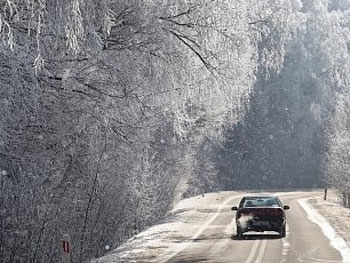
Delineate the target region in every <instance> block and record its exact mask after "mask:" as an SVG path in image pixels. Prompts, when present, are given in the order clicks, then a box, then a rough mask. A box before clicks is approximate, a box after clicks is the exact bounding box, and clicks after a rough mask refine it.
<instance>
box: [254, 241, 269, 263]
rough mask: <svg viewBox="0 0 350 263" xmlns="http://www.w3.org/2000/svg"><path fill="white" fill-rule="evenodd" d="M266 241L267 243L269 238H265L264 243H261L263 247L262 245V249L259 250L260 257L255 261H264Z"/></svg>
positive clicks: (256, 262) (258, 262)
mask: <svg viewBox="0 0 350 263" xmlns="http://www.w3.org/2000/svg"><path fill="white" fill-rule="evenodd" d="M266 243H267V240H266V239H264V240H263V241H262V245H261V247H260V251H259V254H258V257H257V258H256V260H255V263H260V262H262V259H263V257H264V253H265V249H266Z"/></svg>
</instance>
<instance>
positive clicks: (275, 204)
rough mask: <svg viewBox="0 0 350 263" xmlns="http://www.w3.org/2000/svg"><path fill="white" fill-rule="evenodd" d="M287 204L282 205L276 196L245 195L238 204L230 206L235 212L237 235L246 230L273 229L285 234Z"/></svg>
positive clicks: (283, 235)
mask: <svg viewBox="0 0 350 263" xmlns="http://www.w3.org/2000/svg"><path fill="white" fill-rule="evenodd" d="M287 209H289V206H287V205H285V206H283V205H282V202H281V200H280V199H279V198H278V197H276V196H245V197H243V198H242V200H241V201H240V203H239V206H238V207H236V206H234V207H232V210H235V211H237V213H236V226H237V236H238V237H242V234H243V233H245V232H248V231H256V232H264V231H275V232H278V233H279V236H280V237H285V236H286V214H285V211H284V210H287Z"/></svg>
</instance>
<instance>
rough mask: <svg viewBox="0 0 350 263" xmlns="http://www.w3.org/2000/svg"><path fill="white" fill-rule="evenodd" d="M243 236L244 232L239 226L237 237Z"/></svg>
mask: <svg viewBox="0 0 350 263" xmlns="http://www.w3.org/2000/svg"><path fill="white" fill-rule="evenodd" d="M242 234H243V230H242V228H240V227H239V226H237V237H239V238H241V237H242Z"/></svg>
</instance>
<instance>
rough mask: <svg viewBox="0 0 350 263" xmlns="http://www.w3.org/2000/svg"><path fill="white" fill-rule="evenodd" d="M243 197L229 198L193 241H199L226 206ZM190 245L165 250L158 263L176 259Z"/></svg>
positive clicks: (195, 235) (193, 237)
mask: <svg viewBox="0 0 350 263" xmlns="http://www.w3.org/2000/svg"><path fill="white" fill-rule="evenodd" d="M241 196H242V195H234V196H232V197H230V198H228V199H227V200H226V201H225V202H224V203H223V204H222V205H221V206H220V208H219V211H218V213H216V214H214V215H213V216H212V217H211V218H210V219H209V220H208V221H207V222H206V223H205V224H203V226H202V227H201V228H200V229H199V230H198V231H197V232H196V233H195V234H194V235H193V236H192V237H191V239H192V240H195V239H197V238H198V237H199V236H200V234H202V233H203V232H204V230H206V229H207V228H208V227H209V225H210V224H211V223H213V222H214V221H215V219H216V218H217V217H218V216H219V215H220V213H221V211H222V210H223V209H224V208H225V206H226V205H227V204H228V203H229V202H231V201H232V200H233V199H235V198H239V197H241ZM189 245H191V243H187V244H182V246H178V247H176V248H173V249H172V250H170V251H169V250H165V251H164V252H163V253H162V254H161V255H160V256H159V257H158V258H157V263H165V262H167V261H168V260H170V259H171V258H173V257H175V256H176V255H177V254H179V253H180V252H181V251H183V250H184V249H185V248H186V247H188V246H189Z"/></svg>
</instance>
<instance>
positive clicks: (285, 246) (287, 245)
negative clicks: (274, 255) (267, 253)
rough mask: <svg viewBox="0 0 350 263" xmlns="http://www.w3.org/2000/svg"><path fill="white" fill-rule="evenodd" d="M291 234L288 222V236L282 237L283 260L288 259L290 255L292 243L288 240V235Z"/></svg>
mask: <svg viewBox="0 0 350 263" xmlns="http://www.w3.org/2000/svg"><path fill="white" fill-rule="evenodd" d="M288 235H289V225H288V224H287V225H286V237H285V238H282V243H283V244H282V259H283V262H285V261H286V258H285V257H286V256H287V255H288V252H289V250H290V243H289V242H288V239H287V237H288Z"/></svg>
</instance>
